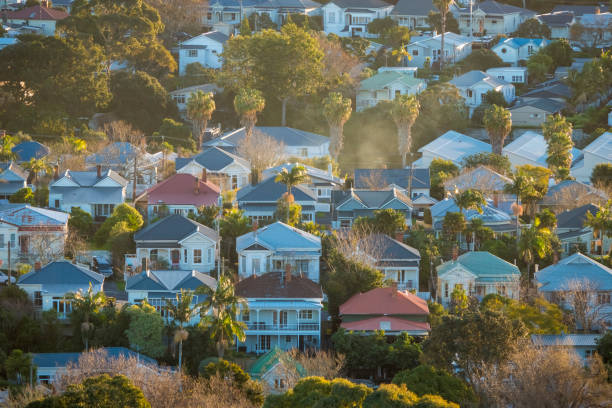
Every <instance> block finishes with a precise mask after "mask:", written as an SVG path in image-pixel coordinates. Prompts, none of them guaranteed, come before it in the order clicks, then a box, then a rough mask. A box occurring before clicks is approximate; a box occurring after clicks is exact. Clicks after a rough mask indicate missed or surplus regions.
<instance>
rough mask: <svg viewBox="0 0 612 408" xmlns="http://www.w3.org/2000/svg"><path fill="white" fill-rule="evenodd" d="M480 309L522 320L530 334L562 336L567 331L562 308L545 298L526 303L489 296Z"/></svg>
mask: <svg viewBox="0 0 612 408" xmlns="http://www.w3.org/2000/svg"><path fill="white" fill-rule="evenodd" d="M480 309H481V310H492V311H495V312H499V313H502V314H503V315H504V316H506V317H508V318H509V319H518V320H520V321H521V322H522V323H523V324H524V325H525V327H526V329H527V330H528V332H529V334H560V333H562V332H566V331H567V326H566V325H565V323H564V322H563V311H562V310H561V308H560V307H559V306H557V305H556V304H554V303H550V302H548V301H546V299H544V298H543V297H534V298H533V299H531V300H530V301H529V303H526V302H518V301H516V300H514V299H510V298H506V297H503V296H500V295H496V294H489V295H487V296H485V297H484V299H482V302H481V305H480Z"/></svg>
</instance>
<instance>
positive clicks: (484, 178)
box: [444, 166, 516, 214]
mask: <svg viewBox="0 0 612 408" xmlns="http://www.w3.org/2000/svg"><path fill="white" fill-rule="evenodd" d="M511 182H512V180H511V179H510V178H509V177H506V176H504V175H503V174H499V173H498V172H496V171H495V170H493V169H490V168H489V167H485V166H478V167H476V168H472V169H465V171H464V172H462V173H461V174H460V175H458V176H457V177H453V178H451V179H448V180H446V181H445V182H444V189H445V190H446V191H449V192H451V193H454V192H457V191H465V190H468V189H476V190H479V191H481V192H482V193H483V194H484V196H485V198H487V199H490V200H491V202H490V203H489V204H490V206H492V207H494V208H496V209H498V210H502V211H503V212H505V213H507V214H511V213H512V210H511V206H512V204H513V203H514V202H515V201H516V197H515V196H514V195H511V194H505V193H504V188H505V186H506V184H510V183H511Z"/></svg>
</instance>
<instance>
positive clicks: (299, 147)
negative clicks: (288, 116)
mask: <svg viewBox="0 0 612 408" xmlns="http://www.w3.org/2000/svg"><path fill="white" fill-rule="evenodd" d="M253 133H260V134H263V135H265V136H267V137H270V138H272V139H273V140H274V141H275V142H277V143H279V144H281V145H282V146H283V147H284V148H285V156H289V157H290V156H294V157H303V158H307V159H313V158H316V157H324V156H327V155H328V154H329V138H328V137H325V136H321V135H317V134H315V133H311V132H306V131H304V130H299V129H293V128H290V127H284V126H255V128H254V129H253ZM244 137H245V132H244V128H240V129H236V130H232V131H230V132H227V133H225V134H224V135H222V136H220V137H217V138H215V139H212V140H209V141H207V142H205V143H204V147H209V146H217V147H220V148H221V149H224V150H228V151H230V152H232V153H235V152H236V150H237V149H238V147H239V146H240V143H242V141H243V140H244Z"/></svg>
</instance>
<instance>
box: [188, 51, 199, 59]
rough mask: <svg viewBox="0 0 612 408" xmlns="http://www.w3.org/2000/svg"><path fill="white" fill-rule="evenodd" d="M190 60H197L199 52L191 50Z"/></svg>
mask: <svg viewBox="0 0 612 408" xmlns="http://www.w3.org/2000/svg"><path fill="white" fill-rule="evenodd" d="M188 52H189V55H188V56H189V58H196V57H197V56H198V50H189V51H188Z"/></svg>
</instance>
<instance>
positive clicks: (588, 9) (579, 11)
mask: <svg viewBox="0 0 612 408" xmlns="http://www.w3.org/2000/svg"><path fill="white" fill-rule="evenodd" d="M552 12H553V13H558V12H566V13H572V14H573V15H574V16H575V17H576V18H577V19H578V20H579V21H580V19H581V18H582V16H584V15H585V14H600V13H606V12H608V6H607V5H606V4H604V3H600V4H597V5H574V4H557V5H555V7H554V8H553V9H552Z"/></svg>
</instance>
